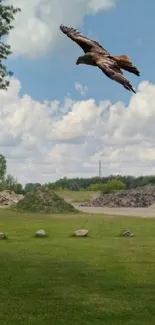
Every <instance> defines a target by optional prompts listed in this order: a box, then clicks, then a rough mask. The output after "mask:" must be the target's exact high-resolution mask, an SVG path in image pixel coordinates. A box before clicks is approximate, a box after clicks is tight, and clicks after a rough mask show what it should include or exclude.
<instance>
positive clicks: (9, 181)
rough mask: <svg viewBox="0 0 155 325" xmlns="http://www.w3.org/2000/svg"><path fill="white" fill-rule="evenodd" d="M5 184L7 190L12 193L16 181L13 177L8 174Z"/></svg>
mask: <svg viewBox="0 0 155 325" xmlns="http://www.w3.org/2000/svg"><path fill="white" fill-rule="evenodd" d="M5 184H6V185H5V187H6V189H7V190H10V191H14V190H15V187H16V184H17V179H16V178H15V177H14V176H12V175H10V174H8V175H7V177H6V179H5Z"/></svg>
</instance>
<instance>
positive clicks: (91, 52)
mask: <svg viewBox="0 0 155 325" xmlns="http://www.w3.org/2000/svg"><path fill="white" fill-rule="evenodd" d="M60 30H61V31H62V32H63V33H64V34H65V35H67V36H68V37H69V38H70V39H71V40H72V41H74V42H76V43H77V44H78V45H79V46H80V47H81V48H82V50H83V51H84V53H85V55H83V56H80V57H79V58H78V59H77V61H76V64H77V65H78V64H87V65H91V66H94V67H98V68H99V69H101V70H102V72H103V73H104V74H105V75H106V76H107V77H108V78H110V79H112V80H115V81H116V82H118V83H120V84H121V85H122V86H123V87H124V88H125V89H127V90H129V91H132V92H133V93H135V94H136V92H135V90H134V89H133V87H132V85H131V84H130V82H129V81H128V80H127V79H126V78H125V77H124V76H123V72H122V70H121V69H123V70H126V71H128V72H130V73H133V74H135V75H136V76H140V72H139V70H138V69H137V68H136V67H135V66H134V65H133V64H132V62H131V61H130V58H129V57H128V56H127V55H119V56H113V55H111V54H110V53H109V52H107V51H106V50H105V49H104V48H103V47H102V46H101V45H100V44H99V43H98V42H96V41H94V40H91V39H89V38H88V37H86V36H83V35H82V34H81V33H80V32H79V31H78V30H77V29H74V28H72V27H67V26H64V25H63V24H61V25H60Z"/></svg>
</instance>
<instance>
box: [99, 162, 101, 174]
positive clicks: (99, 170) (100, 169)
mask: <svg viewBox="0 0 155 325" xmlns="http://www.w3.org/2000/svg"><path fill="white" fill-rule="evenodd" d="M99 178H101V160H99Z"/></svg>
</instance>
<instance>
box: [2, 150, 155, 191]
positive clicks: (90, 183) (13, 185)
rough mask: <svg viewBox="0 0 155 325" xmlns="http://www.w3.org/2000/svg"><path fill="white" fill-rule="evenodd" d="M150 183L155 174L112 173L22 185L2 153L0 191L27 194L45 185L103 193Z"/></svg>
mask: <svg viewBox="0 0 155 325" xmlns="http://www.w3.org/2000/svg"><path fill="white" fill-rule="evenodd" d="M148 184H155V176H154V175H150V176H139V177H134V176H130V175H129V176H121V175H117V176H116V175H110V176H107V177H102V178H99V177H90V178H78V177H77V178H67V177H63V178H61V179H59V180H57V181H56V182H49V183H45V184H40V183H39V182H38V183H31V182H30V183H27V184H25V185H22V184H21V183H19V182H18V180H17V178H16V177H14V176H13V175H11V174H7V160H6V158H5V156H3V155H2V154H0V191H3V190H11V191H14V192H15V193H17V194H26V193H27V192H31V191H33V190H34V189H35V188H36V187H38V186H41V185H42V186H45V187H46V188H49V189H51V190H54V191H66V190H69V191H100V192H102V193H103V194H106V193H109V192H112V191H114V190H122V189H131V188H136V187H142V186H145V185H148Z"/></svg>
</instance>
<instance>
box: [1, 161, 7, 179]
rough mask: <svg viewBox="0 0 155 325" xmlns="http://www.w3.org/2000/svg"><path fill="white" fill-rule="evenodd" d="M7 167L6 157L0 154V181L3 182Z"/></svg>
mask: <svg viewBox="0 0 155 325" xmlns="http://www.w3.org/2000/svg"><path fill="white" fill-rule="evenodd" d="M6 169H7V162H6V158H5V157H4V156H3V155H0V182H1V183H2V182H4V179H5V174H6Z"/></svg>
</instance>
